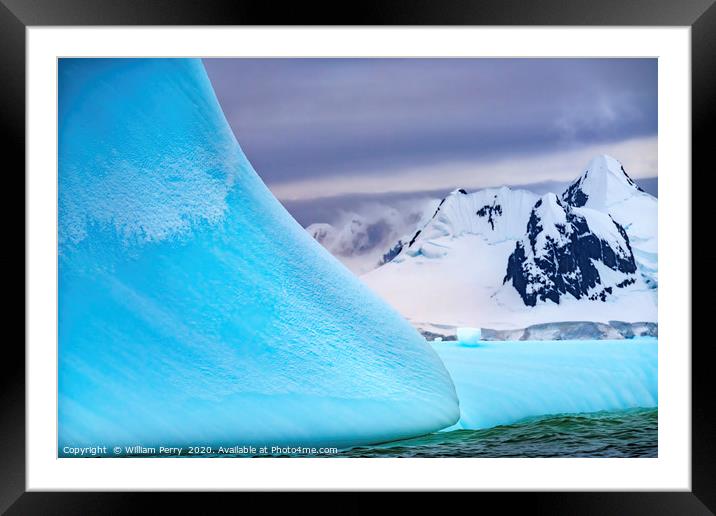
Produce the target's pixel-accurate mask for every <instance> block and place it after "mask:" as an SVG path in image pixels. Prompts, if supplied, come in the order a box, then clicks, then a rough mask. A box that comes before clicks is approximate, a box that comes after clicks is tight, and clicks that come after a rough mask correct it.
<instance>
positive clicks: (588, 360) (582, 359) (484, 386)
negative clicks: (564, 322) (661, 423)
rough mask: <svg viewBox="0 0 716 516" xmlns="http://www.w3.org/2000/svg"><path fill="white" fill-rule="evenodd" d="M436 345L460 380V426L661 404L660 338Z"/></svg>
mask: <svg viewBox="0 0 716 516" xmlns="http://www.w3.org/2000/svg"><path fill="white" fill-rule="evenodd" d="M433 348H434V349H435V350H436V351H437V352H438V355H440V358H442V360H443V362H444V363H445V366H446V367H447V368H448V371H450V375H451V376H452V378H453V381H454V382H455V388H456V389H457V394H458V397H459V398H460V411H461V417H460V421H459V422H458V424H457V425H456V427H455V428H469V429H478V428H488V427H492V426H496V425H504V424H510V423H513V422H515V421H518V420H520V419H522V418H525V417H530V416H538V415H544V414H560V413H566V412H597V411H600V410H617V409H626V408H633V407H656V406H657V405H658V397H657V340H656V339H655V338H647V337H642V338H639V339H634V340H602V341H597V340H595V341H584V340H579V341H568V340H565V341H520V342H483V343H481V344H478V345H475V344H469V345H464V344H461V343H460V342H439V343H435V344H434V345H433Z"/></svg>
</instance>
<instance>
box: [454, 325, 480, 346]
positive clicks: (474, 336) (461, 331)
mask: <svg viewBox="0 0 716 516" xmlns="http://www.w3.org/2000/svg"><path fill="white" fill-rule="evenodd" d="M481 338H482V330H481V329H480V328H458V329H457V340H458V342H462V343H464V344H477V343H478V342H480V340H481Z"/></svg>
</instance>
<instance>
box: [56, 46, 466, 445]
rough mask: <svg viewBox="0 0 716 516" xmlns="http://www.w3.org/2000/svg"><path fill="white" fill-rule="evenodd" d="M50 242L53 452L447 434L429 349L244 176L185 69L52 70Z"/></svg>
mask: <svg viewBox="0 0 716 516" xmlns="http://www.w3.org/2000/svg"><path fill="white" fill-rule="evenodd" d="M58 231H59V235H58V236H59V443H60V446H64V445H102V444H104V445H108V446H123V445H134V444H141V445H144V446H160V445H166V446H169V445H184V446H186V445H216V444H222V443H224V444H232V445H234V444H251V443H254V444H261V443H266V444H274V443H277V444H282V443H286V444H320V443H325V444H327V445H333V446H341V445H350V444H360V443H369V442H378V441H385V440H390V439H397V438H401V437H407V436H413V435H418V434H423V433H426V432H430V431H434V430H438V429H440V428H443V427H446V426H449V425H451V424H453V423H454V422H455V421H456V420H457V418H458V413H459V408H458V404H457V398H456V396H455V390H454V387H453V385H452V382H451V380H450V377H449V375H448V374H447V372H446V370H445V368H444V367H443V365H442V363H441V362H440V360H439V358H438V357H437V355H436V354H435V353H434V352H433V350H432V349H430V347H429V345H428V344H427V343H425V341H424V340H423V339H422V338H421V337H420V335H419V334H418V333H417V332H416V331H415V330H414V329H413V328H412V327H411V326H410V325H409V324H408V323H407V322H405V321H404V320H403V319H402V318H401V317H400V316H399V315H398V314H397V313H396V312H395V311H394V310H393V309H391V308H390V307H389V306H388V305H386V304H385V303H384V302H382V301H381V300H380V299H378V298H377V297H376V296H375V295H374V294H372V293H371V292H370V291H369V290H368V289H367V288H366V287H365V286H364V285H363V284H362V283H361V282H360V281H359V280H357V279H356V278H355V277H354V276H353V275H352V274H351V273H350V272H349V271H348V270H346V269H345V268H344V267H343V266H341V265H340V264H339V262H337V261H336V260H335V259H334V258H333V257H332V256H331V255H330V254H329V253H328V252H327V251H325V250H324V249H323V248H322V247H321V246H320V245H319V244H318V243H316V242H315V241H314V240H313V239H312V238H311V237H310V236H309V235H308V234H307V233H306V232H305V231H304V230H303V229H302V228H301V227H300V226H299V225H298V223H296V222H295V221H294V220H293V219H292V218H291V217H290V215H289V214H288V213H287V212H286V211H285V210H284V209H283V207H282V206H281V205H280V204H279V203H278V201H276V199H275V198H274V197H273V196H272V195H271V193H270V192H269V190H268V189H267V188H266V187H265V185H264V184H263V183H262V181H261V180H260V179H259V177H258V176H257V175H256V173H255V172H254V170H253V169H252V167H251V165H250V164H249V162H248V161H247V159H246V157H245V156H244V154H243V153H242V151H241V149H240V147H239V145H238V144H237V142H236V140H235V139H234V136H233V134H232V132H231V130H230V129H229V126H228V124H227V122H226V120H225V119H224V115H223V113H222V112H221V109H220V107H219V105H218V103H217V100H216V98H215V95H214V92H213V90H212V88H211V84H210V82H209V80H208V78H207V76H206V73H205V71H204V69H203V65H202V64H201V62H200V61H198V60H184V59H166V60H144V59H142V60H133V59H124V60H117V59H107V60H102V59H98V60H95V59H78V60H67V59H62V60H60V64H59V229H58Z"/></svg>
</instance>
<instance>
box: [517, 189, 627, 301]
mask: <svg viewBox="0 0 716 516" xmlns="http://www.w3.org/2000/svg"><path fill="white" fill-rule="evenodd" d="M636 281H637V277H636V263H635V262H634V254H633V253H632V250H631V246H630V245H629V237H628V236H627V234H626V232H625V231H624V228H623V227H622V226H621V225H619V224H618V223H617V222H615V221H614V220H613V219H612V218H611V216H610V215H609V214H608V213H603V212H601V211H597V210H592V209H589V208H574V207H572V206H570V205H569V204H567V203H566V202H564V201H561V200H560V199H559V198H558V197H557V196H556V195H555V194H553V193H550V194H546V195H544V196H543V197H542V198H540V199H539V200H538V201H537V203H536V204H535V206H534V208H533V209H532V211H531V212H530V217H529V220H528V221H527V234H526V235H525V236H524V237H522V238H521V239H519V240H518V241H517V243H516V245H515V250H514V251H513V252H512V254H511V255H510V257H509V259H508V260H507V274H506V275H505V279H504V282H505V283H507V284H511V285H512V287H514V288H515V290H517V292H518V293H519V294H520V296H521V297H522V300H523V301H524V303H525V304H526V305H528V306H535V305H536V304H537V302H539V301H547V300H550V301H553V302H554V303H559V301H560V299H561V298H562V297H563V296H565V295H570V296H571V297H573V298H575V299H582V298H588V299H591V300H597V299H598V300H601V301H606V300H607V298H608V297H610V296H611V295H612V294H613V293H614V290H615V289H617V288H624V287H627V286H629V285H632V284H634V283H636Z"/></svg>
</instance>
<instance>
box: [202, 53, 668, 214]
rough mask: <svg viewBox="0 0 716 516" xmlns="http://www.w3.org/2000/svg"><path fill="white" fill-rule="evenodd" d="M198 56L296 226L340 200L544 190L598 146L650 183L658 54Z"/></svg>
mask: <svg viewBox="0 0 716 516" xmlns="http://www.w3.org/2000/svg"><path fill="white" fill-rule="evenodd" d="M204 62H205V65H206V68H207V71H208V73H209V76H210V78H211V80H212V83H213V85H214V88H215V90H216V92H217V95H218V97H219V101H220V102H221V105H222V107H223V109H224V112H225V114H226V116H227V118H228V119H229V122H230V124H231V126H232V128H233V130H234V132H235V133H236V136H237V138H238V140H239V142H240V144H241V146H242V147H243V149H244V152H245V153H246V154H247V156H248V157H249V159H250V160H251V162H252V163H253V165H254V168H256V170H257V172H258V173H259V174H260V175H261V177H262V178H263V180H264V181H265V182H266V184H267V185H268V186H269V188H271V190H272V191H273V192H274V194H275V195H276V196H277V197H278V198H279V199H281V200H282V201H283V202H284V204H285V205H286V206H287V207H288V208H289V210H290V211H292V213H293V214H294V216H296V218H297V219H299V222H301V223H302V224H304V225H306V224H308V223H311V222H318V221H321V220H319V219H323V221H327V222H330V220H327V219H329V218H330V217H331V213H335V211H336V210H337V209H338V208H337V207H340V206H344V205H345V203H349V202H350V203H354V204H355V203H357V202H364V201H375V200H382V201H385V202H386V203H388V204H390V203H392V202H394V201H395V200H396V199H402V200H404V199H406V198H410V197H411V196H415V197H416V198H426V197H435V196H440V195H442V194H444V193H445V192H448V191H451V190H453V189H455V188H466V189H468V190H474V189H478V188H481V187H487V186H498V185H502V184H507V185H514V186H518V185H528V187H529V188H532V189H534V190H536V191H538V192H543V191H545V190H549V189H553V187H561V185H564V184H565V183H566V182H568V181H570V180H572V179H574V178H576V177H577V176H578V175H579V174H580V173H581V172H582V171H583V168H584V166H585V165H586V163H587V162H588V161H589V159H590V158H591V157H592V156H593V155H595V154H597V153H608V154H611V155H613V156H614V157H616V158H617V159H619V160H620V161H621V162H622V163H623V164H624V166H625V168H626V170H627V172H629V174H630V175H631V176H632V177H633V178H635V179H636V180H637V182H640V183H641V184H642V185H643V186H645V187H646V189H647V190H650V191H652V192H654V191H655V188H656V180H655V179H654V178H655V177H656V176H657V61H656V60H655V59H207V60H205V61H204ZM640 180H641V181H640ZM344 201H345V202H344Z"/></svg>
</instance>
